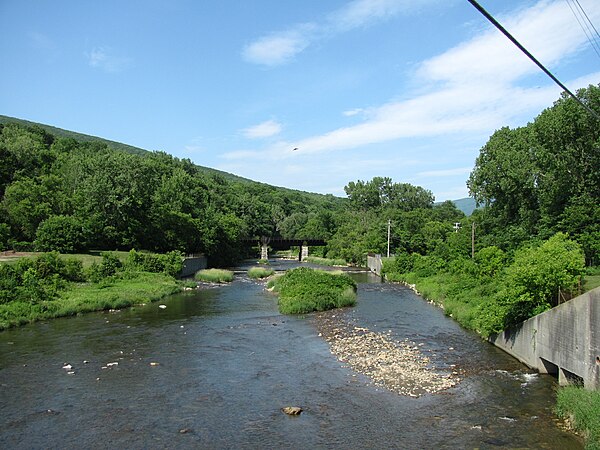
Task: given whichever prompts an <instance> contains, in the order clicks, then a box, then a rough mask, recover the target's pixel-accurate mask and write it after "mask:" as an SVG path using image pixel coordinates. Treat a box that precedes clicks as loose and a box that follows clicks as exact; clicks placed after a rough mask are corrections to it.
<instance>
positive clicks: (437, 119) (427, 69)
mask: <svg viewBox="0 0 600 450" xmlns="http://www.w3.org/2000/svg"><path fill="white" fill-rule="evenodd" d="M590 6H591V5H590ZM567 8H568V6H567V5H566V4H565V3H563V2H559V1H553V2H549V1H546V0H542V1H540V2H539V3H537V4H536V5H534V6H533V7H531V8H528V9H525V10H522V11H520V12H519V13H518V14H517V15H516V16H515V17H513V18H512V19H511V20H506V21H505V25H506V26H507V28H508V29H509V30H511V31H512V32H513V34H514V35H515V36H517V37H518V38H519V39H521V40H522V41H523V43H524V45H526V46H527V47H528V48H530V49H531V51H532V52H534V53H538V54H539V59H541V60H542V61H543V62H545V63H546V64H550V65H552V64H554V63H557V62H558V61H560V60H561V59H563V58H565V57H568V56H571V55H574V54H576V53H577V52H578V51H579V50H580V49H581V48H582V47H583V46H584V45H585V43H586V38H585V35H583V33H581V30H579V32H574V31H573V29H574V28H576V27H574V26H573V18H572V16H571V15H570V11H568V9H567ZM588 11H589V14H590V18H591V19H592V20H593V21H594V20H595V21H597V20H600V8H598V7H596V8H592V7H590V8H588ZM549 25H550V26H549ZM557 37H558V38H557ZM538 73H539V69H538V68H537V66H535V65H534V64H533V63H531V62H530V61H529V60H528V59H527V58H526V57H525V56H524V55H522V54H520V53H519V51H518V50H517V49H516V48H513V45H512V44H511V43H510V42H509V41H508V40H507V39H506V38H504V36H502V35H501V34H500V33H499V32H497V31H496V30H495V29H488V30H487V31H484V32H482V33H481V34H479V35H477V36H475V37H474V38H472V39H471V40H469V41H467V42H464V43H463V44H460V45H458V46H456V47H454V48H451V49H450V50H448V51H446V52H445V53H443V54H441V55H439V56H436V57H434V58H431V59H429V60H426V61H424V62H422V63H421V64H420V65H419V66H418V68H417V70H416V72H415V78H416V79H419V81H420V84H421V86H422V88H421V90H420V91H419V92H415V93H413V95H412V96H411V95H410V93H408V99H406V100H402V101H390V102H389V103H387V104H384V105H381V106H379V107H375V108H370V109H369V110H368V114H367V115H366V116H365V120H363V121H362V122H361V123H359V124H357V125H354V126H349V127H344V128H338V129H335V130H332V131H329V132H327V133H324V134H321V135H316V136H311V137H307V138H304V139H302V140H299V141H297V142H295V143H294V144H293V145H294V146H295V147H300V148H301V149H302V152H303V153H321V152H326V151H333V150H342V149H352V148H358V147H362V146H366V145H369V144H375V143H382V142H388V141H393V140H397V139H401V138H410V137H430V136H439V135H447V134H452V133H465V132H468V133H482V134H487V135H489V133H490V132H491V131H493V130H494V129H496V128H498V127H500V126H504V125H507V124H511V123H514V121H515V120H518V118H519V117H523V116H527V117H531V114H532V113H536V112H539V110H540V109H542V108H544V107H546V106H548V105H549V104H551V102H552V101H553V100H554V99H556V97H557V96H558V94H559V92H560V89H559V88H558V87H556V86H555V85H554V84H552V83H550V82H549V83H548V84H545V85H544V86H543V87H539V86H536V87H523V86H519V84H518V82H519V81H520V80H521V79H523V78H524V77H525V76H527V75H532V74H538ZM594 80H595V81H594ZM598 81H600V76H599V74H590V75H588V76H587V77H585V79H582V80H575V81H573V80H572V81H571V82H570V83H571V87H573V88H578V87H584V86H586V85H587V84H585V83H590V82H596V83H597V82H598ZM354 111H359V109H355V110H351V111H349V112H348V111H347V112H345V113H344V114H347V115H352V114H354ZM289 146H290V144H289V143H283V145H282V148H286V147H289ZM281 150H282V149H281V148H274V149H272V150H271V153H272V154H273V155H277V156H278V157H285V156H293V155H292V154H290V152H285V151H284V152H282V151H281Z"/></svg>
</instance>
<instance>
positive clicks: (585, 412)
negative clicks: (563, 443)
mask: <svg viewBox="0 0 600 450" xmlns="http://www.w3.org/2000/svg"><path fill="white" fill-rule="evenodd" d="M556 412H557V414H558V416H559V417H561V418H563V419H567V420H568V421H569V424H570V426H571V427H573V428H574V429H575V430H576V431H577V432H579V433H581V434H582V435H583V436H584V437H585V439H586V446H585V448H586V449H587V450H592V449H593V450H599V449H600V392H599V391H589V390H586V389H583V388H580V387H576V386H565V387H562V388H560V389H559V390H558V392H557V399H556Z"/></svg>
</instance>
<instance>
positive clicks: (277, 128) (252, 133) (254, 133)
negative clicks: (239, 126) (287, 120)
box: [242, 120, 281, 139]
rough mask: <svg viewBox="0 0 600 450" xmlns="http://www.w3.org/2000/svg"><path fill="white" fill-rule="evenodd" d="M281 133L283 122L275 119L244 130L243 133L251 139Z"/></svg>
mask: <svg viewBox="0 0 600 450" xmlns="http://www.w3.org/2000/svg"><path fill="white" fill-rule="evenodd" d="M279 133H281V124H280V123H279V122H277V121H275V120H267V121H265V122H262V123H259V124H258V125H254V126H252V127H249V128H245V129H244V130H242V134H243V135H244V136H245V137H247V138H250V139H256V138H266V137H271V136H275V135H277V134H279Z"/></svg>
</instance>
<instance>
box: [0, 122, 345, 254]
mask: <svg viewBox="0 0 600 450" xmlns="http://www.w3.org/2000/svg"><path fill="white" fill-rule="evenodd" d="M343 201H344V200H343V199H339V198H335V197H333V196H331V195H329V196H324V195H318V194H308V193H304V192H299V191H292V190H287V189H281V188H275V187H272V186H268V185H264V184H260V183H254V182H250V181H243V180H241V179H240V180H236V179H233V180H231V179H228V178H225V177H224V176H222V175H221V174H219V173H218V172H216V171H214V172H209V171H207V170H206V169H205V168H202V167H199V166H196V165H194V164H192V163H191V162H190V161H189V160H179V159H177V158H173V157H171V156H169V155H167V154H165V153H162V152H153V153H151V152H145V153H144V152H136V153H127V152H125V151H122V150H115V149H113V148H111V147H108V145H107V143H106V142H99V141H91V142H87V141H86V142H79V141H76V140H74V139H72V138H64V137H56V136H54V135H52V134H49V133H48V132H47V131H45V130H44V129H42V128H40V127H36V126H23V125H20V124H15V123H9V124H4V125H2V124H0V250H4V249H7V248H11V249H14V250H40V251H51V250H55V251H61V252H70V253H72V252H82V251H87V250H90V249H115V250H117V249H120V250H129V249H131V248H138V249H144V250H150V251H157V252H168V251H172V250H178V251H181V252H184V253H204V254H206V255H207V257H208V258H209V259H210V260H211V262H212V263H213V264H220V263H225V262H231V261H233V260H235V258H237V257H239V256H241V254H242V251H243V248H244V245H243V239H244V238H251V237H256V236H261V235H267V236H271V235H274V234H277V233H278V232H279V231H278V230H279V229H280V228H282V226H283V222H284V221H285V220H286V219H287V218H288V217H289V216H292V215H293V214H300V215H305V216H307V217H309V216H310V217H312V216H313V215H315V214H318V215H319V217H320V218H324V220H325V218H326V217H327V216H328V215H330V214H333V213H334V212H335V211H336V210H337V209H339V208H340V206H341V204H342V203H343ZM312 222H314V221H312ZM320 224H321V221H320V222H318V224H316V225H315V226H316V227H317V229H315V230H314V233H315V234H317V235H318V234H319V233H320V229H319V228H318V226H319V225H320ZM307 231H308V230H307Z"/></svg>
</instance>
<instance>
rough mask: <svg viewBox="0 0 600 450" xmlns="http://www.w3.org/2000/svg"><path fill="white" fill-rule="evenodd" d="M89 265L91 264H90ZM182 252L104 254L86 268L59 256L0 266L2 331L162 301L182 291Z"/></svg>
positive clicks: (80, 261) (0, 325)
mask: <svg viewBox="0 0 600 450" xmlns="http://www.w3.org/2000/svg"><path fill="white" fill-rule="evenodd" d="M88 262H89V261H88ZM181 267H182V258H181V255H180V254H179V253H178V252H171V253H168V254H164V255H161V254H150V253H140V252H136V251H135V250H132V251H130V252H129V253H127V254H126V257H124V255H123V254H121V255H116V254H114V253H110V252H107V253H102V256H100V257H99V260H96V259H94V260H93V261H91V263H90V264H88V265H87V267H85V268H84V263H83V261H82V260H81V259H79V258H77V257H74V256H68V257H65V256H64V255H60V254H58V253H56V252H50V253H43V254H39V255H38V256H37V257H35V258H20V259H18V260H16V261H13V262H12V263H10V264H6V263H3V264H0V330H3V329H6V328H9V327H13V326H18V325H22V324H25V323H31V322H35V321H38V320H45V319H50V318H54V317H63V316H70V315H75V314H79V313H84V312H90V311H99V310H104V309H117V308H124V307H127V306H132V305H135V304H140V303H146V302H151V301H155V300H158V299H160V298H162V297H165V296H167V295H169V294H173V293H175V292H178V291H179V290H180V289H181V285H180V283H178V282H177V280H176V279H175V278H174V276H175V275H176V274H178V273H179V272H180V271H181Z"/></svg>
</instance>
